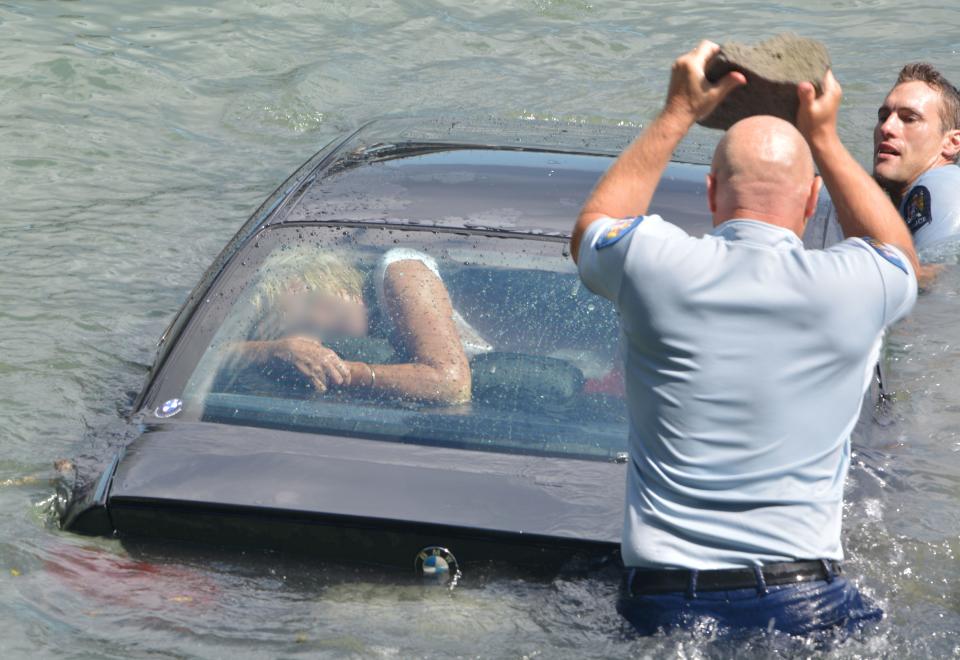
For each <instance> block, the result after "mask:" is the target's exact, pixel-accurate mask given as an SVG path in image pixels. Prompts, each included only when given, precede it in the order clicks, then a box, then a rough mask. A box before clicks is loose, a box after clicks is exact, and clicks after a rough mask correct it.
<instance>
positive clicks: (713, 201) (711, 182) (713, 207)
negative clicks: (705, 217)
mask: <svg viewBox="0 0 960 660" xmlns="http://www.w3.org/2000/svg"><path fill="white" fill-rule="evenodd" d="M707 204H708V205H709V206H710V213H716V212H717V177H715V176H713V172H708V173H707Z"/></svg>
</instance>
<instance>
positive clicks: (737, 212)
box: [713, 208, 806, 238]
mask: <svg viewBox="0 0 960 660" xmlns="http://www.w3.org/2000/svg"><path fill="white" fill-rule="evenodd" d="M728 220H755V221H757V222H763V223H765V224H768V225H773V226H774V227H780V228H781V229H787V230H789V231H792V232H793V233H794V234H796V235H797V236H798V237H800V238H803V230H804V225H805V224H806V223H805V222H802V221H800V222H798V221H797V220H794V219H791V218H787V217H784V216H781V215H777V214H772V213H768V212H762V211H756V210H753V209H748V208H735V209H731V210H729V211H727V212H725V213H716V214H714V216H713V226H714V227H718V226H720V225H722V224H723V223H724V222H727V221H728Z"/></svg>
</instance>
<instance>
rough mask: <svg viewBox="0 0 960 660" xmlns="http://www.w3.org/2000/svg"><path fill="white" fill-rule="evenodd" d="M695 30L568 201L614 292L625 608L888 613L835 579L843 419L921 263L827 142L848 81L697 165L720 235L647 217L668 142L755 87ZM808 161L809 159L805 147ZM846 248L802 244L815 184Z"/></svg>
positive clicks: (767, 621) (864, 179)
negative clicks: (660, 85)
mask: <svg viewBox="0 0 960 660" xmlns="http://www.w3.org/2000/svg"><path fill="white" fill-rule="evenodd" d="M718 49H719V47H718V46H717V45H716V44H712V43H710V42H703V43H701V44H700V45H699V46H698V47H697V48H696V49H694V50H693V51H691V52H690V53H688V54H686V55H684V56H682V57H680V58H679V59H678V60H677V61H676V62H675V64H674V66H673V71H672V74H671V80H670V88H669V92H668V95H667V101H666V104H665V106H664V108H663V110H662V112H661V113H660V115H659V116H658V117H657V119H656V120H655V121H653V122H652V123H651V124H650V125H649V126H648V127H647V129H646V130H645V131H644V132H643V134H642V135H641V136H640V137H639V138H638V139H637V140H636V141H635V142H634V143H633V144H632V145H631V146H630V147H628V148H627V149H626V150H625V151H624V152H623V153H622V154H621V155H620V157H619V158H618V159H617V160H616V162H614V164H613V165H612V166H611V167H610V169H609V170H608V171H607V173H606V174H605V175H604V176H603V178H602V179H601V180H600V182H599V183H598V184H597V186H596V188H595V189H594V191H593V192H592V194H591V196H590V198H589V199H588V200H587V202H586V204H585V205H584V207H583V210H582V211H581V213H580V216H579V218H578V220H577V223H576V225H575V227H574V230H573V235H572V238H571V251H572V255H573V257H574V259H575V260H576V261H577V263H578V266H579V270H580V275H581V278H582V279H583V281H584V282H585V284H586V285H587V286H588V287H589V288H590V289H591V290H592V291H594V292H595V293H597V294H599V295H601V296H604V297H606V298H608V299H610V300H612V301H613V302H614V304H615V305H616V307H617V309H618V311H619V313H620V319H621V331H622V334H623V337H624V345H625V349H624V350H625V362H626V364H625V370H624V371H625V379H626V385H627V399H628V406H629V415H630V438H629V448H630V462H629V467H628V476H627V503H626V510H625V526H624V533H623V542H622V555H623V560H624V564H625V566H626V567H627V569H628V574H627V577H626V580H625V584H624V590H623V593H622V595H621V599H620V602H619V610H620V612H621V613H622V614H623V616H624V617H626V618H627V620H629V621H630V622H631V623H632V624H633V626H634V627H635V628H636V629H637V630H638V631H639V632H640V633H641V634H652V633H653V632H655V631H656V630H658V629H670V628H674V627H678V626H686V625H690V624H692V623H693V622H695V621H697V620H698V619H700V618H702V617H708V618H711V619H715V620H718V621H719V622H720V624H722V625H724V626H729V627H734V628H759V629H777V630H781V631H784V632H788V633H807V632H812V631H817V630H823V629H828V628H832V627H837V626H840V627H845V628H851V627H854V626H857V625H860V624H862V623H864V622H867V621H872V620H876V619H878V618H880V617H881V616H882V613H881V612H880V611H879V610H878V609H876V608H875V607H872V606H870V605H868V604H867V603H865V602H864V600H863V599H862V598H861V596H860V594H859V593H858V591H857V590H856V588H855V587H854V586H853V585H852V584H850V583H849V582H848V581H847V580H846V578H845V577H844V576H843V574H842V570H841V566H840V562H841V561H842V559H843V551H842V548H841V544H840V528H841V517H842V498H843V484H844V480H845V477H846V473H847V470H848V467H849V462H850V432H851V430H852V428H853V426H854V424H855V423H856V420H857V417H858V415H859V411H860V406H861V404H862V401H863V394H864V390H865V389H866V386H867V384H868V382H869V378H870V375H871V371H872V368H873V365H874V364H875V363H876V358H877V354H878V351H879V347H880V341H881V337H882V334H883V331H884V329H885V328H886V327H887V326H888V325H889V324H891V323H893V322H894V321H896V320H897V319H898V318H900V317H902V316H903V315H904V314H906V313H907V312H908V311H909V310H910V309H911V307H912V305H913V303H914V301H915V299H916V286H917V285H916V279H915V272H916V254H915V252H914V249H913V243H912V240H911V237H910V233H909V231H908V230H907V228H906V226H905V224H904V223H903V222H902V221H901V219H900V217H899V216H898V214H897V210H896V209H895V208H894V207H893V205H892V204H891V203H890V200H889V199H888V197H887V196H886V195H885V194H884V192H883V191H882V190H881V189H880V187H879V186H878V185H877V184H876V182H875V181H874V180H873V179H872V178H871V177H870V175H868V174H867V173H866V172H865V171H864V170H863V169H862V168H861V167H860V166H859V165H858V164H857V163H856V161H855V160H854V159H853V158H852V157H851V156H850V154H849V153H848V152H847V150H846V149H845V148H844V147H843V145H842V144H841V142H840V140H839V138H838V137H837V133H836V117H837V112H838V108H839V104H840V96H841V92H840V87H839V85H838V84H837V83H836V81H835V80H834V79H833V76H832V74H830V73H828V74H827V76H826V79H825V80H824V81H823V85H822V87H823V93H822V95H821V96H820V97H817V96H816V92H815V89H814V87H813V85H811V84H809V83H805V84H802V85H801V86H800V88H799V90H798V96H799V112H798V115H797V124H798V126H799V129H800V130H799V131H798V130H797V128H794V126H792V125H791V124H790V123H788V122H786V121H783V120H782V119H777V118H774V117H771V116H755V117H751V118H748V119H744V120H742V121H739V122H738V123H736V124H735V125H733V126H732V127H731V128H730V130H729V131H728V132H727V133H726V135H725V136H724V138H723V139H722V140H721V142H720V145H719V146H718V147H717V150H716V153H715V155H714V160H713V165H712V168H711V173H710V175H709V177H708V186H707V191H708V195H707V196H708V201H709V205H710V209H711V211H712V213H713V221H714V225H715V229H714V230H713V231H712V232H711V233H710V234H708V235H706V236H704V237H702V238H695V237H692V236H689V235H687V234H686V233H685V232H684V231H683V230H682V229H680V228H679V227H677V226H675V225H672V224H670V223H669V222H668V221H667V220H665V219H663V218H661V217H659V216H657V215H646V213H647V209H648V207H649V203H650V200H651V198H652V196H653V192H654V190H655V188H656V186H657V183H658V182H659V179H660V177H661V175H662V173H663V171H664V169H665V167H666V165H667V163H668V161H669V159H670V156H671V154H672V152H673V150H674V149H675V148H676V146H677V145H678V144H679V142H680V140H681V139H682V138H683V137H684V135H685V134H686V133H687V131H688V130H689V129H690V127H691V126H692V125H693V124H694V122H696V121H697V120H699V119H703V118H704V117H706V116H707V115H709V114H710V113H711V112H712V111H713V110H714V109H715V108H716V107H717V106H718V104H719V103H720V102H721V101H722V100H723V99H724V97H725V96H726V95H727V94H729V93H730V91H731V90H733V89H735V88H737V87H738V86H740V85H742V84H743V83H744V82H745V77H744V76H743V74H742V73H740V72H732V73H728V74H727V75H726V76H725V77H723V78H721V79H720V80H719V81H717V82H716V83H711V82H709V81H708V80H707V77H706V74H705V71H704V67H705V65H706V63H707V62H708V61H709V60H710V59H711V58H712V57H713V56H714V55H715V54H716V53H717V51H718ZM811 156H812V158H811ZM814 160H815V161H816V164H817V166H818V167H819V170H820V172H821V175H822V177H823V181H825V182H826V185H827V188H828V189H829V191H830V192H831V194H832V196H833V200H834V203H835V204H836V208H837V212H838V216H839V219H840V222H841V225H842V227H843V230H844V233H845V235H846V236H847V240H845V241H843V242H841V243H839V244H837V245H835V246H833V247H831V248H830V249H827V250H805V249H804V247H803V243H802V241H801V240H800V236H801V235H802V233H803V230H804V227H805V225H806V221H807V219H808V218H809V217H810V216H811V215H812V214H813V212H814V209H815V207H816V200H817V195H818V192H819V188H820V181H821V180H820V178H819V177H816V176H815V175H814V164H813V161H814Z"/></svg>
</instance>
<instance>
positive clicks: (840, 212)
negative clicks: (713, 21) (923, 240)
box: [797, 71, 920, 273]
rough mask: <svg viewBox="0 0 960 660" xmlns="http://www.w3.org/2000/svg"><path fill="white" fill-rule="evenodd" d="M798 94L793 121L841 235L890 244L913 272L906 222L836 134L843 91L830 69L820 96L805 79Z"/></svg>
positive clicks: (916, 269)
mask: <svg viewBox="0 0 960 660" xmlns="http://www.w3.org/2000/svg"><path fill="white" fill-rule="evenodd" d="M798 95H799V97H800V109H799V110H798V112H797V127H798V128H799V129H800V132H801V133H803V136H804V137H805V138H806V139H807V142H808V143H809V144H810V150H811V151H812V152H813V158H814V160H815V161H816V162H817V168H819V170H820V176H822V177H823V181H824V183H825V184H826V186H827V190H829V191H830V199H831V200H832V201H833V204H834V206H835V207H836V209H837V219H838V220H839V221H840V227H841V228H842V229H843V235H844V236H845V237H847V238H850V237H853V236H858V237H863V236H869V237H871V238H873V239H875V240H877V241H880V242H881V243H888V244H890V245H895V246H896V247H898V248H900V250H901V251H902V252H903V253H904V255H906V257H907V258H908V259H909V260H910V263H912V264H913V272H914V273H918V272H919V270H920V265H919V263H918V262H917V253H916V250H914V247H913V238H912V237H911V236H910V230H909V229H908V228H907V225H906V223H905V222H904V221H903V220H902V219H901V218H900V214H899V213H898V212H897V209H896V208H894V206H893V204H892V203H891V202H890V198H889V197H887V195H886V193H884V192H883V190H881V188H880V186H879V185H877V182H876V181H874V180H873V177H871V176H870V175H869V174H867V172H866V170H864V169H863V168H862V167H860V164H859V163H857V161H856V160H854V158H853V156H851V155H850V152H849V151H847V149H846V147H844V146H843V143H842V142H841V141H840V137H839V136H838V135H837V113H838V112H839V110H840V98H841V97H842V96H843V92H842V90H841V89H840V84H839V83H838V82H837V80H836V78H834V77H833V72H831V71H828V72H827V76H826V78H824V81H823V94H822V95H821V96H820V97H817V95H816V91H815V90H814V87H813V85H811V84H810V83H801V84H800V87H799V89H798Z"/></svg>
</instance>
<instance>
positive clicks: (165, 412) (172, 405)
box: [153, 399, 183, 419]
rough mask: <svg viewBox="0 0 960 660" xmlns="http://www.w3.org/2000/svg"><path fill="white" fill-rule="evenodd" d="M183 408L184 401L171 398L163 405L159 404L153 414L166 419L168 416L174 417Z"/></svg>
mask: <svg viewBox="0 0 960 660" xmlns="http://www.w3.org/2000/svg"><path fill="white" fill-rule="evenodd" d="M181 410H183V401H181V400H180V399H170V400H169V401H165V402H164V404H163V405H162V406H158V407H157V409H156V410H154V411H153V414H154V416H156V417H159V418H160V419H165V418H167V417H173V416H174V415H176V414H177V413H178V412H180V411H181Z"/></svg>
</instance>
